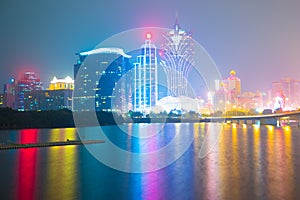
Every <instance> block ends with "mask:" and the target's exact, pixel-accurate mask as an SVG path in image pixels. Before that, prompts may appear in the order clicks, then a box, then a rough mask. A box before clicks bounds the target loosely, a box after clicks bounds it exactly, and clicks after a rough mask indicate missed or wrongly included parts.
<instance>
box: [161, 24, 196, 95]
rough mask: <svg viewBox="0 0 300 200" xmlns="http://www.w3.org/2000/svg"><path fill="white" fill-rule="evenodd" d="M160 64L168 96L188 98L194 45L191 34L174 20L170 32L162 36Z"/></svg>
mask: <svg viewBox="0 0 300 200" xmlns="http://www.w3.org/2000/svg"><path fill="white" fill-rule="evenodd" d="M163 37H164V38H165V42H164V44H163V45H162V49H161V51H160V56H161V59H162V60H161V63H162V66H163V68H164V70H165V72H166V74H167V79H168V88H169V95H170V96H174V97H179V96H188V85H187V78H188V74H189V71H190V69H191V67H192V65H193V64H194V43H193V39H192V34H191V32H186V31H185V30H184V29H182V28H181V27H180V25H179V24H178V20H177V19H176V22H175V25H174V27H173V29H172V30H170V31H169V32H168V33H166V34H165V35H163Z"/></svg>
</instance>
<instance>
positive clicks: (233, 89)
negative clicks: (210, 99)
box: [214, 70, 241, 110]
mask: <svg viewBox="0 0 300 200" xmlns="http://www.w3.org/2000/svg"><path fill="white" fill-rule="evenodd" d="M215 84H216V86H215V89H216V91H215V97H214V99H215V100H214V103H215V108H217V109H220V110H222V108H223V107H224V109H231V108H232V107H233V106H235V107H236V106H238V97H239V95H240V94H241V80H240V79H239V78H238V77H237V76H236V72H235V71H234V70H232V71H231V72H230V76H229V77H228V78H226V79H223V80H216V81H215Z"/></svg>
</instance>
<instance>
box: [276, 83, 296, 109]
mask: <svg viewBox="0 0 300 200" xmlns="http://www.w3.org/2000/svg"><path fill="white" fill-rule="evenodd" d="M271 96H272V100H273V102H274V101H275V99H276V98H277V97H281V98H283V100H284V107H285V108H286V109H296V108H299V106H300V81H299V80H294V79H291V78H284V79H281V80H280V81H274V82H272V88H271ZM274 103H275V102H274Z"/></svg>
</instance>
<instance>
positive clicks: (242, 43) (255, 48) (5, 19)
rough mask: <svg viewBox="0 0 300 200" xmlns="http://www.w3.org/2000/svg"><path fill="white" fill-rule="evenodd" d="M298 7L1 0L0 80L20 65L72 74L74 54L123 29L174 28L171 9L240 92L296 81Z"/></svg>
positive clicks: (43, 73)
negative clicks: (234, 74)
mask: <svg viewBox="0 0 300 200" xmlns="http://www.w3.org/2000/svg"><path fill="white" fill-rule="evenodd" d="M299 10H300V1H296V0H286V1H282V0H263V1H262V0H252V1H241V0H236V1H227V0H224V1H219V0H209V1H208V0H194V1H191V0H187V1H183V0H151V1H150V0H149V1H144V0H138V1H137V0H127V1H122V0H109V1H100V0H84V1H83V0H81V1H78V0H1V3H0V25H1V29H0V56H1V57H0V84H1V85H3V84H4V83H5V82H8V80H9V78H10V77H18V76H20V74H21V72H22V71H25V70H34V71H36V72H37V73H38V75H39V76H40V77H41V79H42V81H43V82H44V85H45V86H48V84H49V82H50V80H51V79H52V77H53V76H57V77H65V76H67V75H70V76H73V64H74V63H75V62H76V60H77V57H76V55H75V53H76V52H81V51H87V50H91V49H93V48H94V47H95V46H97V44H98V43H99V42H101V41H103V40H105V39H106V38H108V37H109V36H111V35H114V34H117V33H119V32H122V31H125V30H128V29H132V28H138V27H148V26H155V27H165V28H172V26H173V24H174V22H175V16H176V12H177V13H178V17H179V23H180V25H181V26H182V27H183V28H185V29H187V30H192V32H193V35H194V39H195V40H197V41H198V42H199V43H200V44H201V45H202V46H203V47H204V48H205V49H206V50H207V51H208V53H209V54H210V55H211V57H212V58H213V60H214V61H215V62H216V64H217V66H218V67H219V70H220V72H221V74H222V76H223V77H226V76H228V74H229V72H230V70H232V69H234V70H235V71H236V72H237V76H238V77H239V78H240V79H241V81H242V91H256V90H264V91H266V90H268V89H270V84H271V82H272V81H276V80H279V79H280V78H284V77H291V78H294V79H299V80H300V12H299ZM0 93H2V91H0Z"/></svg>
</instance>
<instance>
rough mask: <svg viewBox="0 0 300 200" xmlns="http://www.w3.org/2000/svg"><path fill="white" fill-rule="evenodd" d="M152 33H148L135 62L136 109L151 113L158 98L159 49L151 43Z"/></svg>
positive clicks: (134, 104)
mask: <svg viewBox="0 0 300 200" xmlns="http://www.w3.org/2000/svg"><path fill="white" fill-rule="evenodd" d="M151 37H152V36H151V33H147V34H146V40H145V43H144V44H143V45H142V47H141V51H142V52H141V55H139V56H137V61H136V63H134V85H133V88H134V90H133V92H134V98H133V106H134V108H133V109H134V111H139V112H142V113H149V112H150V110H151V108H153V107H154V106H155V105H156V102H157V99H158V76H157V55H156V54H157V50H156V46H155V45H154V44H152V43H151Z"/></svg>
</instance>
